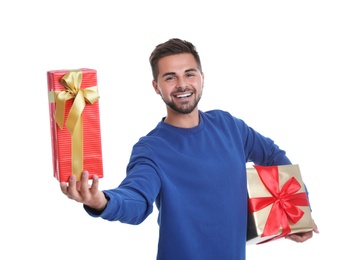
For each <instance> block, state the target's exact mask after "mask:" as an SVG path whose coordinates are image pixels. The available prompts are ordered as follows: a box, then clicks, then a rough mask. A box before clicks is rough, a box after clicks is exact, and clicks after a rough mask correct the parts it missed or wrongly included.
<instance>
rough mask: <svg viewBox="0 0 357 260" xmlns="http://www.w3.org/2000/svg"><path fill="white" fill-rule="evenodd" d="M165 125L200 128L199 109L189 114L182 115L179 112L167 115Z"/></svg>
mask: <svg viewBox="0 0 357 260" xmlns="http://www.w3.org/2000/svg"><path fill="white" fill-rule="evenodd" d="M165 123H167V124H170V125H173V126H176V127H181V128H192V127H195V126H198V124H199V123H200V116H199V113H198V109H195V110H194V111H192V112H191V113H189V114H181V113H177V112H175V113H173V112H171V113H167V116H166V118H165Z"/></svg>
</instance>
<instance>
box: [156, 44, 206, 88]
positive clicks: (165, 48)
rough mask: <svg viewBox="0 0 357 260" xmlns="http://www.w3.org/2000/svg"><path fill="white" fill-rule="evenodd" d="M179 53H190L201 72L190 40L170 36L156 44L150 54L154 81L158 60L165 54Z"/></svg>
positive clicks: (197, 57)
mask: <svg viewBox="0 0 357 260" xmlns="http://www.w3.org/2000/svg"><path fill="white" fill-rule="evenodd" d="M181 53H191V54H192V55H193V57H194V58H195V60H196V62H197V67H198V69H199V70H200V72H201V73H202V66H201V60H200V56H199V55H198V52H197V50H196V47H195V46H194V45H193V44H192V43H191V42H188V41H185V40H181V39H178V38H172V39H170V40H168V41H166V42H164V43H161V44H159V45H157V46H156V47H155V49H154V51H153V52H152V53H151V55H150V58H149V61H150V65H151V70H152V76H153V78H154V80H155V81H157V76H158V75H159V68H158V63H159V60H160V59H161V58H164V57H166V56H170V55H174V54H181Z"/></svg>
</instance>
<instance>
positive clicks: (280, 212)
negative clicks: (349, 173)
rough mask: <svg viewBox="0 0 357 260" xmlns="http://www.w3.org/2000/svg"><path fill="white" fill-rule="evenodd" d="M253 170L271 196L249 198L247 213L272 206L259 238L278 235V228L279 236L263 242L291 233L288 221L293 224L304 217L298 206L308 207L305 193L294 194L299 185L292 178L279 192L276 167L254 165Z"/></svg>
mask: <svg viewBox="0 0 357 260" xmlns="http://www.w3.org/2000/svg"><path fill="white" fill-rule="evenodd" d="M254 168H255V169H256V170H257V172H258V175H259V177H260V179H261V181H262V183H263V184H264V186H265V187H266V188H267V190H268V191H269V192H270V193H271V194H272V195H273V196H272V197H259V198H250V199H249V213H253V212H256V211H259V210H261V209H263V208H265V207H267V206H269V205H270V204H273V206H272V208H271V210H270V213H269V216H268V218H267V221H266V224H265V227H264V230H263V233H262V235H261V236H262V237H264V236H272V235H276V234H278V232H279V229H280V227H282V232H281V234H280V235H279V236H276V237H273V238H271V239H268V240H265V241H263V242H268V241H270V240H272V239H277V238H281V237H285V236H286V235H288V234H289V233H290V231H291V229H290V226H289V221H291V222H293V223H294V224H295V223H297V222H298V221H299V220H300V219H301V218H302V217H303V215H304V212H303V211H302V210H301V209H300V208H299V207H298V206H308V205H309V202H308V200H307V196H306V193H305V192H299V193H296V192H297V191H299V190H300V188H301V185H300V183H299V182H298V181H297V180H296V179H295V178H294V177H291V178H290V179H289V180H288V181H287V182H286V183H285V184H284V185H283V187H282V188H281V190H280V188H279V171H278V166H257V165H255V166H254ZM263 242H261V243H263Z"/></svg>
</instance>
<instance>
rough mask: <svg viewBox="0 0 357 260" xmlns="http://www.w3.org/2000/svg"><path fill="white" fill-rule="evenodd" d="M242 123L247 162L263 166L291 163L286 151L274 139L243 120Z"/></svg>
mask: <svg viewBox="0 0 357 260" xmlns="http://www.w3.org/2000/svg"><path fill="white" fill-rule="evenodd" d="M241 124H242V125H241V127H240V128H241V130H242V137H243V143H244V150H245V155H246V161H247V162H253V163H255V164H257V165H262V166H271V165H287V164H291V161H290V160H289V158H288V157H287V156H286V152H285V151H284V150H282V149H280V147H279V146H278V145H277V144H275V143H274V141H273V140H272V139H270V138H268V137H265V136H263V135H262V134H260V133H259V132H257V131H255V130H254V129H253V128H252V127H250V126H248V125H247V124H245V123H244V122H243V121H241Z"/></svg>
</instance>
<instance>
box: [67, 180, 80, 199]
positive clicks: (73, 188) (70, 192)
mask: <svg viewBox="0 0 357 260" xmlns="http://www.w3.org/2000/svg"><path fill="white" fill-rule="evenodd" d="M66 195H67V197H68V198H70V199H75V198H77V197H78V190H77V180H76V176H75V175H74V174H72V175H71V176H70V177H69V180H68V187H67V194H66Z"/></svg>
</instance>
